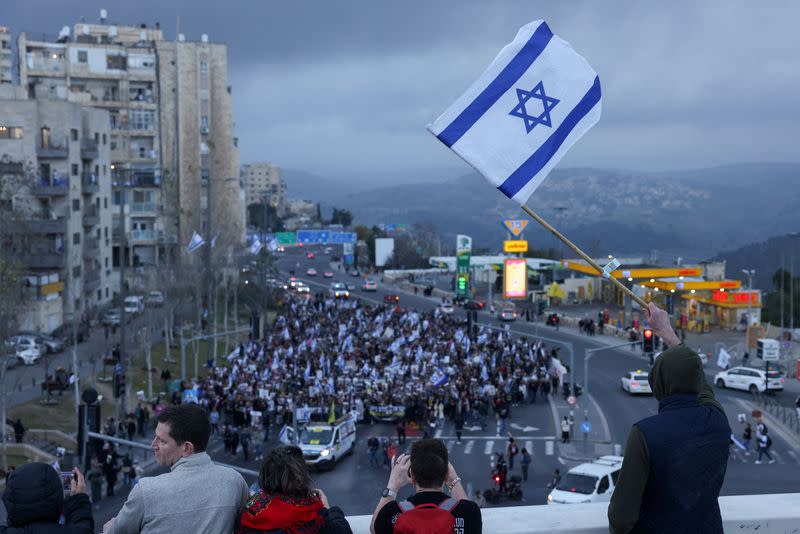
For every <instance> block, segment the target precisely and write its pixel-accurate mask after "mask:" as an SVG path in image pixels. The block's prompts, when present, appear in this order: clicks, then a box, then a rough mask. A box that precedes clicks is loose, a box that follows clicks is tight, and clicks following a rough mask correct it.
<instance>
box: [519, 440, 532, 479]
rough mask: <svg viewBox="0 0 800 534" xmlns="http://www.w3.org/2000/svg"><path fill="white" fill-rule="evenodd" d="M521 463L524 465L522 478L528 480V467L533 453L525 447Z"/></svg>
mask: <svg viewBox="0 0 800 534" xmlns="http://www.w3.org/2000/svg"><path fill="white" fill-rule="evenodd" d="M520 464H521V465H522V480H523V481H525V482H527V480H528V467H530V465H531V453H529V452H528V449H526V448H524V447H523V448H522V460H520Z"/></svg>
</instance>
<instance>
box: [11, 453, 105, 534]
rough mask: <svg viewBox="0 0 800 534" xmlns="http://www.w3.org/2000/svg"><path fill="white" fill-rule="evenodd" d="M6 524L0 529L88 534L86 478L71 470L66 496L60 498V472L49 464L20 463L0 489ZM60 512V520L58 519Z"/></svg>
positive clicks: (89, 510) (33, 533)
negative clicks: (1, 489)
mask: <svg viewBox="0 0 800 534" xmlns="http://www.w3.org/2000/svg"><path fill="white" fill-rule="evenodd" d="M3 504H4V505H5V509H6V525H7V526H2V527H0V532H8V533H9V534H11V533H22V532H25V533H31V534H36V533H47V534H50V533H57V532H63V533H66V534H92V533H93V532H94V517H92V503H91V502H90V501H89V496H88V495H86V481H85V480H84V478H83V475H82V474H81V471H80V469H78V468H77V467H76V468H74V469H73V470H72V479H71V480H70V489H69V496H68V497H67V498H66V499H65V498H64V485H63V481H62V479H61V475H60V474H59V473H58V472H56V471H55V470H54V469H53V468H52V467H50V466H49V465H47V464H45V463H42V462H33V463H29V464H25V465H22V466H20V468H19V469H16V470H14V472H13V473H12V474H11V476H9V478H8V484H7V485H6V490H5V492H4V493H3ZM62 516H63V523H60V522H61V519H62Z"/></svg>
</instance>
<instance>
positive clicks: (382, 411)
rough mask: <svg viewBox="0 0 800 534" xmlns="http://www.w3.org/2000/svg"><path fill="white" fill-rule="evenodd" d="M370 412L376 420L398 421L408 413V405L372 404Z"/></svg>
mask: <svg viewBox="0 0 800 534" xmlns="http://www.w3.org/2000/svg"><path fill="white" fill-rule="evenodd" d="M369 414H370V415H371V416H372V418H373V419H374V420H376V421H384V422H391V421H397V420H398V419H400V418H401V417H403V416H405V415H406V407H405V406H400V405H392V404H382V405H371V406H370V407H369Z"/></svg>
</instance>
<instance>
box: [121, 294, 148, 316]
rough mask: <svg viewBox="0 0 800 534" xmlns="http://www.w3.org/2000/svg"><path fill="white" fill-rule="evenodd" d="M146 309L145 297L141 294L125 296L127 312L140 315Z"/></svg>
mask: <svg viewBox="0 0 800 534" xmlns="http://www.w3.org/2000/svg"><path fill="white" fill-rule="evenodd" d="M143 311H144V297H142V296H139V295H131V296H130V297H125V313H130V314H131V315H138V314H140V313H142V312H143Z"/></svg>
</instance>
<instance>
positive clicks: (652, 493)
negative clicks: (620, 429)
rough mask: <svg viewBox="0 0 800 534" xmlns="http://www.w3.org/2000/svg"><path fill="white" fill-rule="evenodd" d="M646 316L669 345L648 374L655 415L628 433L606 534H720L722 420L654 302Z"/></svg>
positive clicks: (725, 440)
mask: <svg viewBox="0 0 800 534" xmlns="http://www.w3.org/2000/svg"><path fill="white" fill-rule="evenodd" d="M645 313H646V315H647V319H648V324H649V326H650V327H651V328H652V329H653V331H654V333H655V335H657V336H659V337H660V338H661V339H662V340H663V341H664V344H665V345H666V346H667V347H668V348H667V349H666V350H665V351H664V352H662V353H661V355H660V356H659V357H658V359H656V361H655V364H654V365H653V369H652V371H651V373H650V374H649V376H648V381H649V383H650V386H651V388H652V390H653V395H654V396H655V398H656V400H657V401H658V413H657V414H656V415H652V416H650V417H646V418H644V419H642V420H641V421H639V422H637V423H635V424H634V425H633V427H632V428H631V431H630V434H629V435H628V441H627V444H626V446H625V460H624V461H623V463H622V469H621V470H620V472H619V476H618V478H617V483H616V487H615V488H614V492H613V494H612V495H611V503H610V505H609V507H608V521H609V529H610V532H611V534H619V533H625V534H627V533H630V532H655V531H659V532H703V533H708V534H711V533H713V534H722V532H723V528H722V517H721V516H720V510H719V504H718V499H719V493H720V489H721V488H722V484H723V482H724V480H725V471H726V469H727V467H728V455H729V443H730V438H731V435H732V432H731V428H730V426H729V425H728V418H727V417H726V416H725V411H724V410H723V408H722V405H721V404H720V403H719V402H718V401H717V400H716V399H715V398H714V392H713V390H712V389H711V387H710V386H709V385H708V382H707V381H706V376H705V373H704V371H703V364H702V362H701V361H700V358H699V356H698V354H697V353H696V352H694V351H693V350H691V349H690V348H688V347H686V346H684V345H681V343H680V340H679V339H678V336H677V334H676V333H675V331H674V330H673V329H672V326H671V325H670V319H669V316H668V315H667V313H666V312H665V311H664V310H661V309H660V308H658V306H656V305H655V304H654V303H652V302H651V303H650V304H649V306H648V307H647V308H645ZM676 451H680V453H679V454H676ZM685 473H703V475H702V476H686V475H685ZM678 511H680V512H678Z"/></svg>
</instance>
